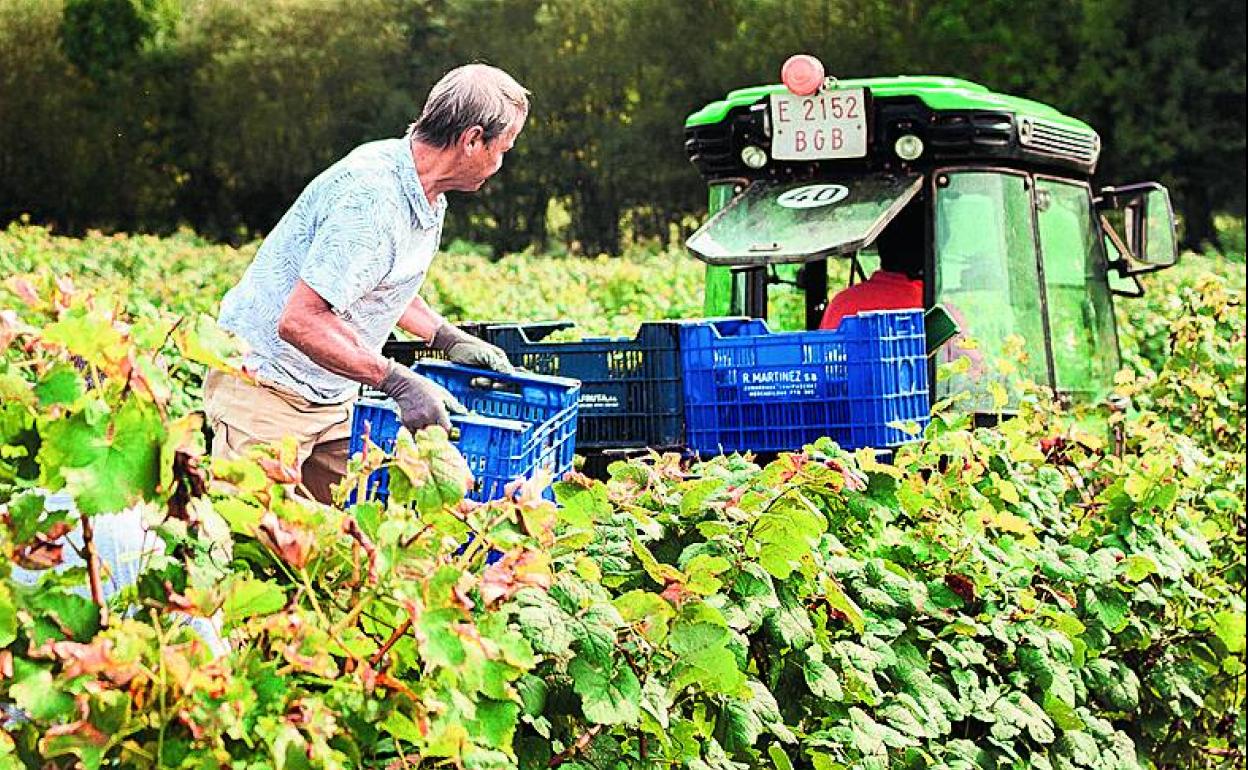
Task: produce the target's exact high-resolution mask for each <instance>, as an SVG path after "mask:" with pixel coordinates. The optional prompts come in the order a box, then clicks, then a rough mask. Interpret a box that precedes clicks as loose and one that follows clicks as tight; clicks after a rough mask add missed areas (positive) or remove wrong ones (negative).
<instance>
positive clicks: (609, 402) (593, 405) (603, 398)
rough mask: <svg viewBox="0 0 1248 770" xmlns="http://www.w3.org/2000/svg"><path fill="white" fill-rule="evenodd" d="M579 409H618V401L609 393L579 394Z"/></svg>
mask: <svg viewBox="0 0 1248 770" xmlns="http://www.w3.org/2000/svg"><path fill="white" fill-rule="evenodd" d="M580 407H581V409H619V408H620V399H619V397H618V396H613V395H611V394H610V393H581V398H580Z"/></svg>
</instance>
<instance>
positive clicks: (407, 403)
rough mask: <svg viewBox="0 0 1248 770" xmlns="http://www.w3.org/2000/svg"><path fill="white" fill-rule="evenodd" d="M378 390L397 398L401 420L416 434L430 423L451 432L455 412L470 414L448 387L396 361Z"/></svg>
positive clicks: (391, 362) (378, 386)
mask: <svg viewBox="0 0 1248 770" xmlns="http://www.w3.org/2000/svg"><path fill="white" fill-rule="evenodd" d="M377 389H378V390H380V391H381V392H382V393H385V394H386V395H387V396H389V397H390V398H393V399H394V402H395V403H396V404H398V406H399V421H400V422H402V423H403V427H405V428H407V429H408V430H410V431H412V432H413V433H414V432H416V431H418V430H420V429H421V428H424V427H426V426H429V425H441V426H442V427H443V428H445V429H446V430H448V431H449V430H450V429H451V417H450V416H451V415H452V414H467V413H468V410H467V409H466V408H465V407H464V405H463V404H461V403H459V400H458V399H456V398H455V396H453V395H451V392H450V391H448V390H447V389H446V388H444V387H442V386H441V385H439V384H438V383H436V382H434V381H433V380H430V379H429V378H427V377H422V376H420V375H419V374H417V373H415V372H413V371H412V370H410V369H408V368H406V367H404V366H400V365H399V364H397V363H395V362H394V361H390V362H389V368H388V369H387V370H386V376H385V377H384V378H383V379H382V380H381V382H379V383H377Z"/></svg>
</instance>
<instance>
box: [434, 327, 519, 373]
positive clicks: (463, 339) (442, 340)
mask: <svg viewBox="0 0 1248 770" xmlns="http://www.w3.org/2000/svg"><path fill="white" fill-rule="evenodd" d="M429 347H431V348H433V349H434V350H440V351H442V352H443V353H445V354H446V357H447V358H449V359H450V360H451V361H454V362H455V363H457V364H463V365H464V366H475V367H477V368H478V369H492V370H494V371H496V372H502V373H503V374H510V373H512V372H514V371H515V367H513V366H512V365H511V362H510V361H508V360H507V354H506V353H504V352H503V351H502V350H501V349H500V348H498V347H496V346H494V345H491V344H490V343H488V342H486V341H484V340H480V339H477V338H476V337H474V336H472V335H471V334H469V333H468V332H466V331H464V330H463V329H461V328H459V327H458V326H455V325H454V324H450V323H445V322H443V324H442V325H441V326H439V327H438V330H437V331H436V332H434V333H433V339H432V340H430V341H429Z"/></svg>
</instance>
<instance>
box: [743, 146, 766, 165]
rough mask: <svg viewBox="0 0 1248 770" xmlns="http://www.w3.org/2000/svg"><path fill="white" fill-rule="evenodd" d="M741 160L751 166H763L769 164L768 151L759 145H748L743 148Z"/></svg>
mask: <svg viewBox="0 0 1248 770" xmlns="http://www.w3.org/2000/svg"><path fill="white" fill-rule="evenodd" d="M741 162H742V163H744V164H745V165H747V166H749V167H750V168H762V167H763V166H766V165H767V151H766V150H764V149H763V148H762V147H759V146H757V145H753V144H751V145H748V146H747V147H745V148H744V149H742V150H741Z"/></svg>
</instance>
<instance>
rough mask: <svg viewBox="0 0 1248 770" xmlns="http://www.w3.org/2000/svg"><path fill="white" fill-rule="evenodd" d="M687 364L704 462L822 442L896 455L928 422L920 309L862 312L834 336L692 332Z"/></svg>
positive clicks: (688, 433)
mask: <svg viewBox="0 0 1248 770" xmlns="http://www.w3.org/2000/svg"><path fill="white" fill-rule="evenodd" d="M681 359H682V361H683V368H684V396H685V403H684V410H685V438H686V443H687V446H688V449H689V450H690V451H692V452H694V453H697V454H701V455H715V454H722V453H730V452H746V451H751V452H779V451H788V450H798V449H801V448H802V447H803V446H805V445H806V444H809V443H811V442H812V441H814V440H815V439H817V438H820V437H822V436H830V437H831V438H832V439H833V440H834V441H836V442H837V443H838V444H839V445H840V446H841V447H843V448H845V449H857V448H860V447H868V446H869V447H875V448H879V449H883V448H890V447H896V446H899V445H900V444H903V443H906V442H908V441H913V440H915V439H917V438H918V433H917V432H915V431H921V430H922V428H924V427H925V426H926V425H927V422H928V420H929V418H930V415H929V401H928V372H927V349H926V338H925V335H924V329H923V313H922V311H920V310H896V311H877V312H868V313H859V314H858V315H855V316H849V317H847V318H845V319H844V320H842V322H841V325H840V326H839V327H838V328H837V329H835V330H833V331H808V332H772V331H770V330H769V329H768V328H767V324H766V322H764V321H759V320H727V321H707V322H702V323H689V324H685V325H683V326H682V327H681ZM907 428H910V430H908V429H907Z"/></svg>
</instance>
